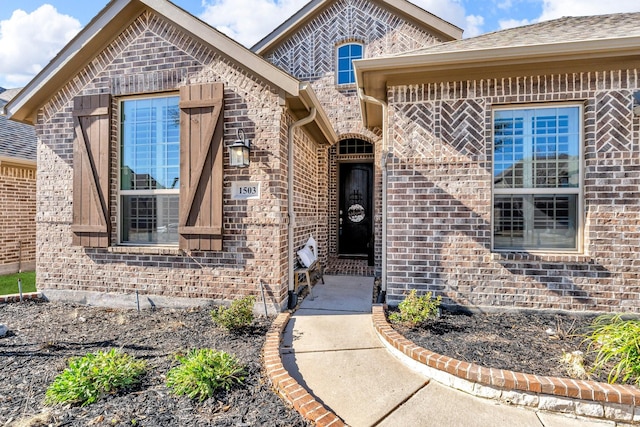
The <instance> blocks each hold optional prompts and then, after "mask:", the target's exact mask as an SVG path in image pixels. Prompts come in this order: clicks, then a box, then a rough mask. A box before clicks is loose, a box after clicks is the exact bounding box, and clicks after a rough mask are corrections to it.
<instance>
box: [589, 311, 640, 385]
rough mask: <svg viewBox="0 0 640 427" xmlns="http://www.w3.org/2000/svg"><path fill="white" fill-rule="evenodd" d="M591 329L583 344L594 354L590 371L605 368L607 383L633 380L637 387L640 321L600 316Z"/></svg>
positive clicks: (638, 382) (639, 382) (639, 367)
mask: <svg viewBox="0 0 640 427" xmlns="http://www.w3.org/2000/svg"><path fill="white" fill-rule="evenodd" d="M591 326H592V328H593V330H592V331H591V333H590V334H589V335H588V336H587V338H586V341H589V351H592V352H595V353H596V358H595V362H594V364H593V368H592V370H593V371H594V372H596V371H601V370H606V369H609V376H608V378H607V380H608V381H609V383H615V382H617V381H621V382H624V383H626V382H627V381H629V380H630V379H634V382H635V384H636V385H640V320H639V319H631V320H624V319H622V317H621V316H620V315H603V316H598V317H597V318H596V319H595V320H594V321H593V323H592V325H591ZM593 348H595V350H592V349H593ZM612 365H613V367H612V368H609V367H610V366H612Z"/></svg>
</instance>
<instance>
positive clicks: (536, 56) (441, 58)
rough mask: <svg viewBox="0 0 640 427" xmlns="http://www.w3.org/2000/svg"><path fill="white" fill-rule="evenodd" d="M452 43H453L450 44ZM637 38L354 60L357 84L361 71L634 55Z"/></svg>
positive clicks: (466, 66)
mask: <svg viewBox="0 0 640 427" xmlns="http://www.w3.org/2000/svg"><path fill="white" fill-rule="evenodd" d="M452 43H456V42H452ZM639 44H640V36H637V35H634V36H627V37H616V38H608V39H597V40H577V41H569V42H559V43H539V44H528V45H520V46H499V47H485V48H476V49H462V50H451V51H438V52H432V51H430V50H429V49H426V50H425V51H423V52H418V53H410V54H404V55H395V56H386V57H380V58H367V59H360V60H358V66H357V69H358V74H360V79H358V80H360V81H362V80H361V78H362V74H363V73H365V72H383V71H386V72H388V74H389V75H394V74H399V73H405V72H407V71H408V70H411V71H415V70H419V71H427V70H442V69H444V70H448V69H451V68H455V67H461V68H462V67H465V68H469V67H490V66H495V65H502V64H535V63H539V62H541V61H542V60H549V61H573V60H579V59H596V58H610V57H616V56H620V55H637V53H638V45H639Z"/></svg>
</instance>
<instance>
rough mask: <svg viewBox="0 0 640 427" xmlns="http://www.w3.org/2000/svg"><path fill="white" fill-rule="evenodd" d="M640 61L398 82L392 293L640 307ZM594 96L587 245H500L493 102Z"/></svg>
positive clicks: (394, 96)
mask: <svg viewBox="0 0 640 427" xmlns="http://www.w3.org/2000/svg"><path fill="white" fill-rule="evenodd" d="M639 87H640V80H639V78H638V72H637V70H613V71H610V72H598V73H596V72H592V73H578V74H571V73H568V74H563V75H551V76H531V77H521V78H511V79H490V80H478V81H467V82H448V83H442V84H430V85H416V86H402V87H394V88H391V90H390V92H389V96H390V106H391V111H392V113H393V125H392V128H391V129H390V143H391V147H390V148H391V150H392V154H393V157H392V163H391V164H390V167H389V218H390V222H389V258H388V260H389V275H388V287H389V288H388V296H389V300H390V302H391V303H394V304H397V302H398V301H400V300H401V299H402V298H403V295H404V293H405V292H406V291H407V290H409V289H411V288H416V289H419V290H420V291H434V292H435V293H437V294H439V295H443V296H444V297H445V299H444V301H445V302H447V303H452V304H461V305H466V306H480V307H519V308H548V309H567V310H568V309H571V310H600V311H616V310H625V311H632V312H640V262H639V261H638V254H639V253H640V190H639V185H640V161H639V160H638V159H639V153H640V146H639V142H640V141H639V134H640V132H639V129H640V125H639V118H638V117H637V116H635V117H634V116H633V115H632V113H631V94H632V92H634V91H635V90H638V88H639ZM555 101H574V102H577V103H580V104H582V105H583V106H584V122H585V129H584V139H585V140H584V144H585V159H584V171H585V179H584V203H585V208H586V214H585V226H584V230H583V236H584V251H583V252H582V253H578V254H553V253H527V252H492V250H491V234H492V231H491V213H492V212H491V211H492V208H491V185H492V184H491V183H492V172H491V170H492V169H491V168H492V166H491V126H492V124H491V109H492V106H493V105H505V104H525V103H533V102H536V103H539V102H544V103H552V102H555Z"/></svg>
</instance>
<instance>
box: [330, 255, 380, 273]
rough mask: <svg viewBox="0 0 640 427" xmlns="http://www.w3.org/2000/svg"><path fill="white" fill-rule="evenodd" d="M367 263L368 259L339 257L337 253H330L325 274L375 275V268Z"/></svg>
mask: <svg viewBox="0 0 640 427" xmlns="http://www.w3.org/2000/svg"><path fill="white" fill-rule="evenodd" d="M367 264H368V263H367V260H366V259H351V258H339V257H338V256H337V255H329V259H328V260H327V265H326V266H325V268H324V274H327V275H331V276H366V277H373V276H374V274H375V273H374V272H375V269H374V267H373V266H369V265H367Z"/></svg>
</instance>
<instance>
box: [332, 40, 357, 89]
mask: <svg viewBox="0 0 640 427" xmlns="http://www.w3.org/2000/svg"><path fill="white" fill-rule="evenodd" d="M361 58H362V45H360V44H355V43H354V44H346V45H342V46H340V47H339V48H338V61H337V62H338V64H337V67H338V69H337V81H338V84H347V83H354V82H355V81H356V79H355V74H354V71H353V62H352V61H353V60H354V59H361Z"/></svg>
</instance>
